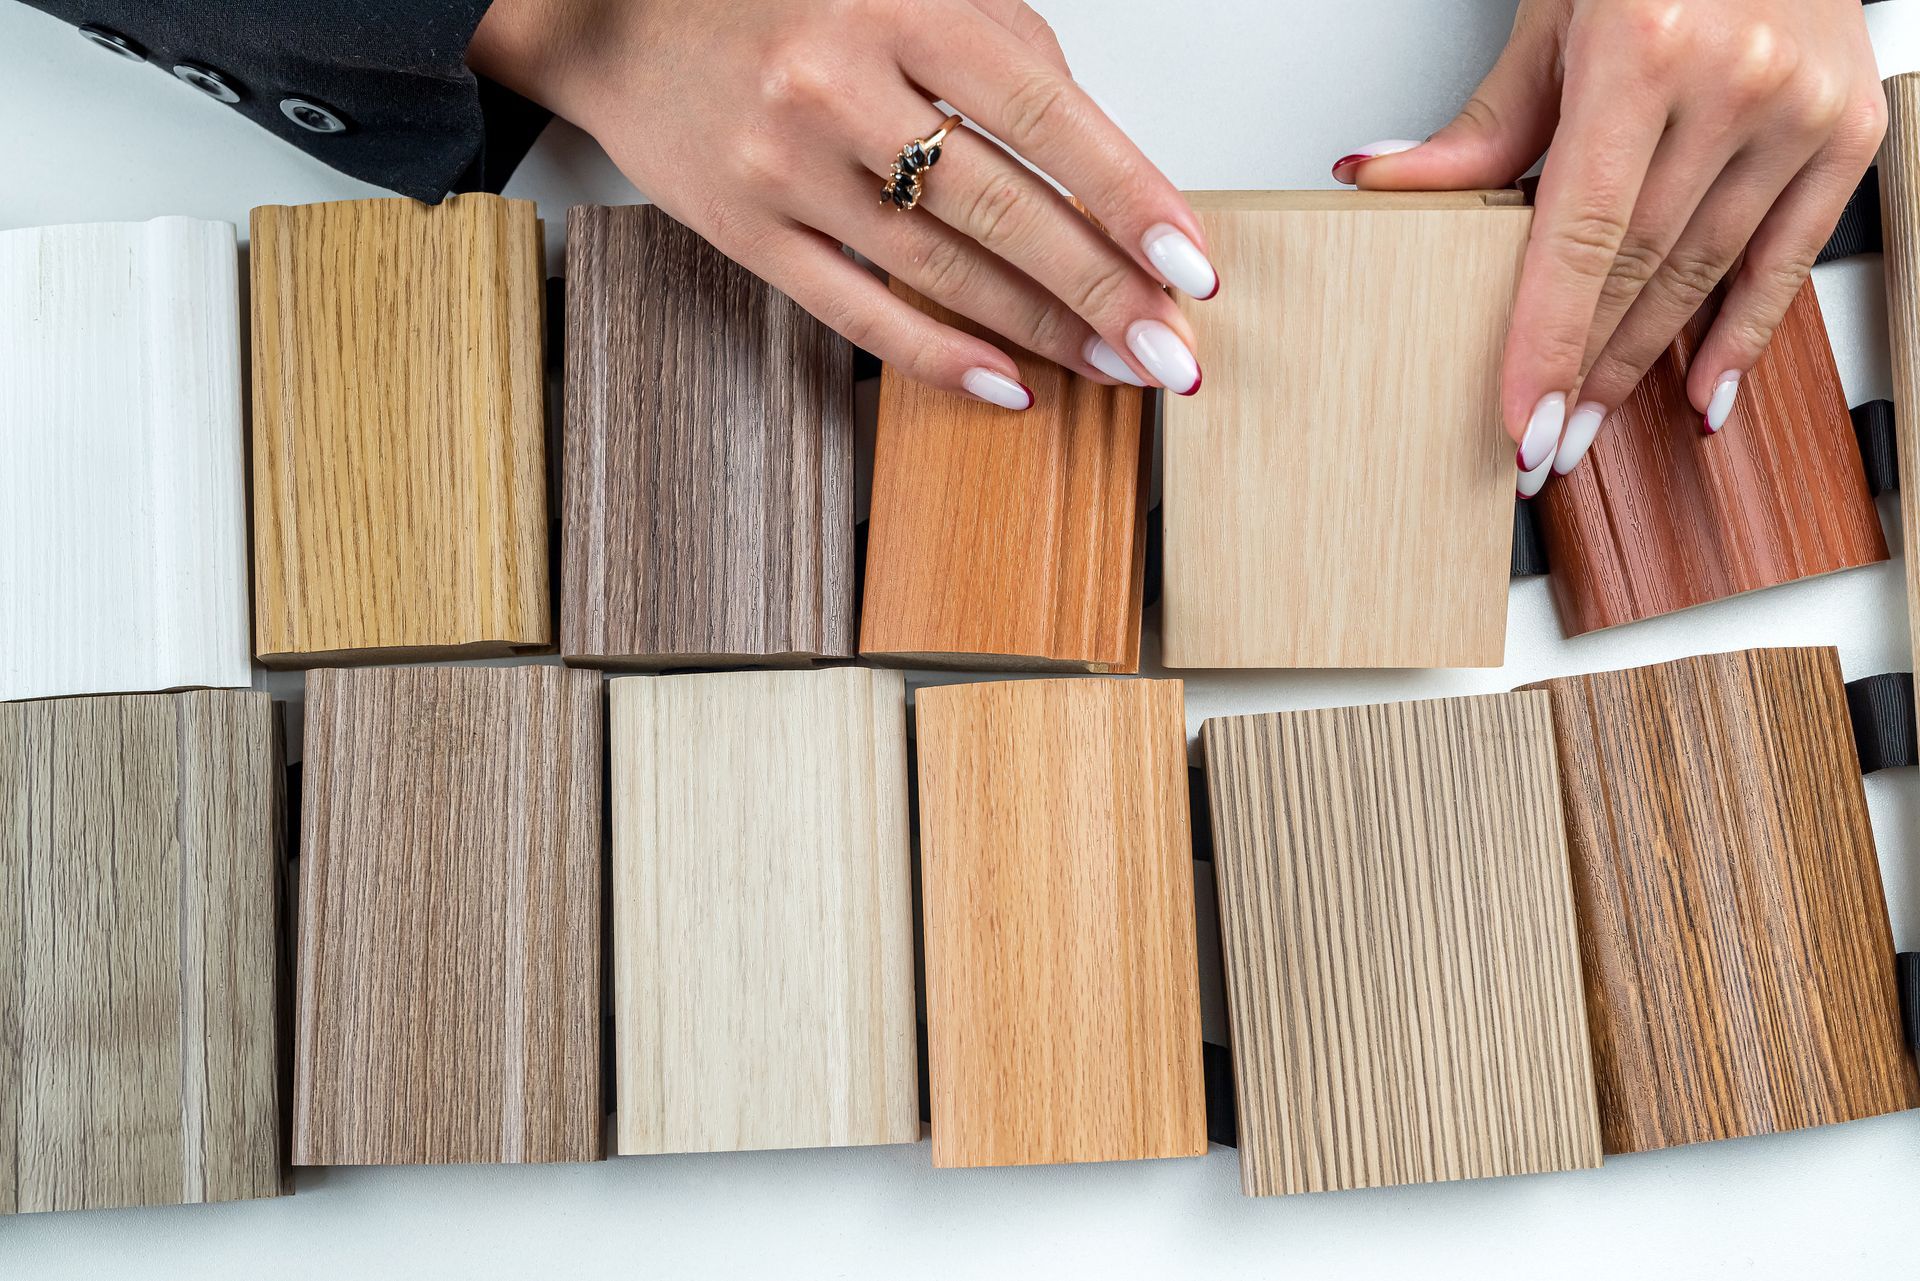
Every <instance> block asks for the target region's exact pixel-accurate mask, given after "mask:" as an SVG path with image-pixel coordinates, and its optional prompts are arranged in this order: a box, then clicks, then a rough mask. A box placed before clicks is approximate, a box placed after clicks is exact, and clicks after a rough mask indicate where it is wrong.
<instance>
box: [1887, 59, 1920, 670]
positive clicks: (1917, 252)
mask: <svg viewBox="0 0 1920 1281" xmlns="http://www.w3.org/2000/svg"><path fill="white" fill-rule="evenodd" d="M1885 89H1886V93H1887V137H1886V141H1885V142H1884V143H1883V144H1882V145H1881V148H1880V227H1881V238H1882V240H1883V241H1884V243H1885V250H1886V252H1885V264H1886V266H1885V270H1886V279H1887V347H1888V350H1889V353H1890V355H1891V356H1892V366H1893V404H1894V416H1895V420H1896V421H1897V422H1901V423H1907V424H1912V423H1920V72H1913V71H1909V72H1906V73H1904V74H1902V75H1897V76H1894V77H1892V78H1891V79H1889V80H1888V81H1887V82H1886V84H1885ZM1896 443H1897V445H1898V448H1899V452H1900V474H1901V475H1903V476H1906V477H1908V478H1909V479H1908V481H1907V485H1908V488H1909V490H1920V482H1916V481H1914V480H1913V479H1912V478H1913V477H1920V431H1915V430H1913V428H1912V427H1911V426H1909V427H1908V428H1907V429H1906V430H1905V431H1900V432H1897V433H1896ZM1900 531H1901V536H1902V545H1903V546H1904V547H1905V548H1906V549H1907V554H1906V561H1907V627H1908V635H1909V636H1910V637H1911V641H1912V645H1913V653H1914V667H1913V670H1915V671H1920V554H1916V552H1920V495H1916V494H1915V493H1912V492H1908V493H1906V494H1903V495H1902V500H1901V503H1900Z"/></svg>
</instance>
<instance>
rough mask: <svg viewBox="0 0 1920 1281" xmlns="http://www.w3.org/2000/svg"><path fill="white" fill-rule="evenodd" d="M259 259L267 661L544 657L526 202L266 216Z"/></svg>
mask: <svg viewBox="0 0 1920 1281" xmlns="http://www.w3.org/2000/svg"><path fill="white" fill-rule="evenodd" d="M252 253H253V526H254V527H253V545H254V627H255V636H254V644H255V651H256V653H257V654H258V655H259V658H260V661H261V662H262V663H265V664H267V665H268V666H270V667H312V666H318V665H321V664H327V663H363V662H382V661H390V660H410V659H418V658H444V657H480V656H484V655H500V654H510V653H516V652H524V651H526V650H529V649H539V648H543V647H545V646H547V645H548V644H550V642H551V640H552V621H551V619H550V617H549V601H548V593H547V488H546V423H545V420H544V409H543V405H544V397H545V390H546V389H545V381H544V380H545V374H544V369H543V365H542V353H541V343H542V333H543V331H542V319H541V312H542V309H543V307H544V306H545V296H546V290H545V285H544V283H543V282H542V279H541V267H540V224H539V220H538V219H537V218H536V217H535V215H534V207H533V205H532V204H531V203H530V202H528V201H525V200H502V199H501V198H500V197H498V196H491V195H483V194H474V195H463V196H455V197H453V198H452V199H450V200H448V201H447V202H446V203H445V204H442V205H437V206H431V207H430V206H427V205H423V204H420V203H418V202H417V201H412V200H343V201H335V202H332V203H328V204H316V205H297V206H282V205H268V206H264V207H262V208H258V209H255V210H254V211H253V247H252Z"/></svg>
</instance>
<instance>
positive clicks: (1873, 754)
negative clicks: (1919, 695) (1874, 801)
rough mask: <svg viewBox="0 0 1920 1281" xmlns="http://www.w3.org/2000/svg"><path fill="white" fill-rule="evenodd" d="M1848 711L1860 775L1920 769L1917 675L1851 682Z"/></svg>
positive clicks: (1883, 675)
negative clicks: (1915, 697)
mask: <svg viewBox="0 0 1920 1281" xmlns="http://www.w3.org/2000/svg"><path fill="white" fill-rule="evenodd" d="M1847 711H1848V713H1849V714H1851V716H1852V717H1853V745H1854V747H1855V748H1856V749H1857V750H1858V751H1859V753H1860V772H1861V773H1862V774H1871V773H1873V772H1874V771H1875V770H1883V769H1893V768H1896V767H1898V766H1902V765H1920V739H1916V735H1915V732H1914V721H1913V673H1911V672H1883V673H1881V674H1880V675H1878V676H1866V677H1862V678H1861V679H1860V680H1857V681H1848V682H1847Z"/></svg>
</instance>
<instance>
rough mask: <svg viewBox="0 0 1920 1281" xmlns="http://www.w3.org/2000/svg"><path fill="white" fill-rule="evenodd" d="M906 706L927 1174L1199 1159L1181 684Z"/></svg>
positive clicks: (1014, 693) (1115, 683) (1027, 692)
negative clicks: (922, 997) (916, 860)
mask: <svg viewBox="0 0 1920 1281" xmlns="http://www.w3.org/2000/svg"><path fill="white" fill-rule="evenodd" d="M917 700H918V725H919V755H920V878H921V898H922V906H923V911H924V913H925V929H924V934H923V937H924V939H925V944H926V991H927V1026H928V1051H929V1053H928V1065H929V1080H930V1086H931V1093H932V1099H933V1112H932V1122H933V1163H934V1164H935V1165H936V1166H942V1167H948V1166H977V1165H1029V1164H1042V1163H1048V1162H1064V1161H1126V1160H1137V1159H1140V1158H1144V1157H1163V1156H1194V1155H1198V1154H1200V1153H1203V1152H1205V1151H1206V1150H1207V1131H1206V1106H1205V1097H1204V1087H1203V1078H1202V1073H1201V1060H1200V993H1199V973H1198V968H1197V961H1196V959H1195V946H1196V945H1195V937H1194V905H1193V861H1192V855H1193V851H1192V847H1191V841H1190V837H1189V833H1188V815H1187V769H1186V720H1185V715H1184V712H1183V711H1182V706H1181V685H1180V682H1179V681H1150V680H1084V679H1083V680H1028V681H998V682H986V683H977V684H965V685H944V686H936V687H928V688H924V689H921V690H920V691H919V693H918V695H917Z"/></svg>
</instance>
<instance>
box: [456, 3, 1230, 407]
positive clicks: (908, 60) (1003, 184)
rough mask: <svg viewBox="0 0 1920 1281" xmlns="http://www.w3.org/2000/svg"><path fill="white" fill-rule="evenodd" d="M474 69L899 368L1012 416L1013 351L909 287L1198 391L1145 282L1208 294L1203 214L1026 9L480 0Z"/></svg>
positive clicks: (1016, 403) (1017, 393)
mask: <svg viewBox="0 0 1920 1281" xmlns="http://www.w3.org/2000/svg"><path fill="white" fill-rule="evenodd" d="M467 60H468V63H469V65H471V66H472V67H473V68H474V69H475V70H476V71H479V72H481V73H483V74H485V75H487V76H489V77H491V78H493V79H495V80H498V81H500V82H501V83H503V84H505V85H507V86H508V87H509V88H512V89H514V90H516V91H517V92H519V93H521V94H523V95H525V96H526V97H529V98H532V99H534V100H536V101H538V102H540V103H542V104H543V105H545V106H547V107H549V108H551V109H553V110H554V111H556V112H557V113H558V114H560V115H561V116H563V117H565V118H566V119H568V120H571V121H573V122H574V123H575V124H577V125H579V126H580V127H582V128H583V129H585V130H586V131H587V132H588V133H590V134H592V135H593V136H594V138H595V139H597V140H598V141H599V143H600V144H601V146H603V147H604V148H605V149H606V151H607V154H608V155H610V156H611V157H612V158H613V160H614V163H615V164H617V165H619V166H620V169H621V171H622V172H623V173H625V174H626V175H627V177H628V178H629V179H631V180H632V181H633V183H634V185H635V186H637V187H639V188H640V190H641V191H643V192H645V193H646V194H647V196H648V197H649V198H650V199H652V200H653V201H654V202H655V203H656V204H658V205H660V206H661V207H662V208H663V209H665V210H666V211H667V212H668V213H670V214H672V215H673V216H674V217H675V218H677V219H679V220H680V221H681V222H684V223H686V224H687V225H688V226H690V227H692V228H693V229H694V230H695V231H697V232H699V233H700V234H701V235H703V236H705V237H706V238H707V239H708V240H710V241H712V242H713V244H714V245H715V246H716V247H718V248H719V249H720V250H721V251H722V252H723V253H725V254H727V255H728V256H729V257H731V258H732V259H734V260H735V261H736V262H739V263H740V264H741V265H742V266H745V267H746V268H748V269H749V270H751V271H753V272H754V273H756V274H757V275H760V276H762V277H764V278H765V279H766V280H768V281H770V282H772V283H773V284H774V285H776V286H778V287H779V288H780V289H782V290H784V291H785V292H786V293H788V294H789V295H791V296H792V297H793V298H794V299H795V300H797V301H798V302H799V303H800V304H801V306H803V307H805V308H806V309H807V310H808V311H810V312H812V313H813V314H814V315H815V316H818V317H819V318H820V319H821V320H822V321H824V322H825V323H827V324H828V325H831V326H832V327H833V328H834V329H836V330H838V331H839V332H840V333H842V334H844V335H846V337H848V338H849V339H851V340H852V341H853V342H855V343H856V344H858V345H859V346H861V347H865V348H866V349H868V350H869V351H872V352H873V353H875V354H876V355H878V356H879V357H880V358H881V359H883V360H885V361H887V362H888V363H890V364H892V365H895V366H897V367H898V368H900V369H901V370H903V371H904V372H906V373H908V374H910V375H911V376H913V377H915V378H918V379H920V380H922V381H923V382H927V383H930V384H932V385H934V386H936V387H942V388H946V389H949V390H952V391H963V392H966V393H969V394H971V395H974V396H977V397H979V398H980V399H982V400H986V401H989V402H991V403H993V404H996V405H1001V406H1004V407H1006V408H1008V409H1025V408H1027V407H1028V406H1029V405H1030V404H1032V401H1033V396H1032V393H1031V392H1029V391H1028V390H1027V389H1026V388H1025V387H1024V386H1022V385H1021V384H1020V383H1019V382H1018V381H1017V379H1018V372H1019V371H1018V369H1017V367H1016V366H1015V365H1014V362H1013V361H1012V360H1011V359H1010V358H1008V356H1007V355H1006V354H1005V353H1003V352H1001V351H999V350H997V349H996V348H995V347H994V346H992V345H991V344H989V343H986V342H982V341H981V340H979V339H978V338H975V337H972V336H970V335H968V334H964V333H961V332H959V331H958V330H955V329H953V328H951V327H949V326H947V325H943V324H940V323H939V322H937V321H935V320H933V319H932V318H931V317H929V316H927V315H925V314H923V313H922V312H920V311H919V310H918V309H916V308H914V307H912V306H910V305H908V304H907V303H905V302H903V301H901V300H900V299H898V298H896V297H894V296H893V295H892V294H891V293H890V292H888V290H887V288H886V287H885V286H884V285H882V284H881V283H880V282H879V281H877V280H876V279H874V277H873V276H872V275H871V274H869V273H868V272H867V271H866V270H864V269H863V268H861V267H860V266H858V265H857V264H856V263H855V262H854V261H853V260H852V259H851V258H850V257H848V256H847V255H846V254H845V253H843V252H842V250H841V246H842V245H848V246H851V247H852V248H854V249H856V250H858V251H859V252H860V253H861V254H863V255H865V256H866V257H867V258H869V259H870V260H872V261H873V262H874V263H876V264H878V265H879V266H880V267H882V268H884V269H886V270H887V271H888V272H889V273H891V274H892V275H894V276H897V277H899V278H900V279H902V280H904V281H905V282H906V283H907V284H909V285H911V286H912V287H913V288H914V289H916V290H918V291H919V292H920V293H921V294H923V295H925V296H927V297H929V298H932V299H933V300H934V301H936V302H939V303H941V304H943V305H944V306H946V307H948V308H950V309H951V310H953V311H956V312H959V313H960V314H962V315H964V316H968V317H970V318H971V319H973V320H975V321H977V322H979V323H980V324H981V325H983V326H985V327H986V328H987V329H989V330H991V331H993V332H995V333H998V334H1001V335H1004V336H1005V337H1006V338H1008V339H1010V340H1011V341H1012V342H1014V343H1017V344H1019V345H1020V346H1021V347H1024V348H1026V349H1028V350H1030V351H1033V352H1035V353H1037V354H1039V355H1042V356H1047V357H1050V358H1051V359H1053V360H1056V361H1058V362H1060V363H1061V364H1062V365H1065V366H1066V367H1067V368H1069V369H1072V370H1074V371H1075V372H1077V373H1080V374H1083V375H1085V376H1087V377H1090V378H1094V379H1097V380H1099V381H1101V382H1109V383H1110V382H1114V381H1123V382H1130V383H1135V384H1145V383H1153V384H1157V385H1160V386H1164V387H1167V388H1169V389H1171V390H1173V391H1176V392H1181V393H1191V392H1193V391H1195V390H1197V389H1198V387H1199V385H1200V367H1199V365H1198V363H1197V362H1196V361H1195V359H1194V356H1193V331H1192V329H1191V328H1190V327H1189V326H1188V325H1187V323H1186V322H1185V320H1184V319H1183V318H1182V317H1181V315H1180V312H1179V310H1178V308H1176V307H1175V306H1174V303H1173V300H1172V299H1171V298H1169V297H1168V296H1167V293H1166V290H1165V289H1164V288H1163V287H1162V286H1166V285H1171V286H1173V287H1175V288H1179V289H1183V290H1185V291H1187V292H1188V293H1190V294H1194V295H1196V296H1200V297H1209V296H1211V295H1212V294H1213V292H1214V291H1215V290H1216V289H1217V288H1218V280H1217V278H1216V277H1215V275H1214V271H1213V268H1212V267H1211V266H1210V265H1209V264H1208V262H1207V259H1206V257H1205V255H1204V251H1203V248H1202V245H1203V243H1204V242H1203V239H1202V235H1201V231H1200V226H1199V223H1198V220H1197V219H1195V217H1194V215H1193V211H1192V210H1191V209H1189V208H1188V207H1187V203H1186V201H1185V200H1184V199H1182V198H1181V196H1180V194H1179V193H1178V192H1177V191H1176V190H1175V189H1174V187H1173V185H1172V184H1171V183H1169V182H1168V181H1167V179H1166V178H1165V177H1164V176H1162V175H1161V173H1160V171H1159V170H1157V169H1155V168H1154V167H1153V165H1152V164H1151V163H1150V162H1149V161H1148V160H1147V158H1146V157H1145V156H1143V155H1141V154H1140V151H1139V149H1138V148H1136V147H1135V146H1134V145H1133V144H1132V143H1131V142H1129V141H1128V140H1127V137H1126V135H1125V134H1123V133H1121V132H1120V130H1119V129H1118V128H1116V127H1115V126H1114V124H1113V122H1112V121H1110V120H1108V119H1107V117H1106V115H1105V113H1103V112H1102V111H1101V110H1100V108H1099V107H1097V106H1096V105H1094V102H1093V100H1092V99H1091V98H1089V97H1088V96H1087V94H1086V93H1085V91H1083V90H1082V89H1081V88H1080V87H1079V86H1078V85H1076V84H1075V83H1074V81H1073V78H1072V77H1071V76H1070V75H1069V74H1068V71H1067V65H1066V61H1065V59H1064V58H1063V57H1062V55H1061V52H1060V46H1059V43H1058V42H1057V41H1056V40H1055V39H1054V37H1053V33H1052V31H1051V30H1050V29H1049V28H1048V27H1047V25H1046V23H1045V22H1043V21H1041V19H1040V18H1039V16H1038V15H1037V14H1035V13H1034V11H1033V10H1032V9H1030V8H1028V7H1027V6H1026V5H1025V4H1023V3H1020V0H707V2H706V3H698V2H696V0H496V3H495V4H494V5H493V7H492V9H491V10H489V11H488V14H487V16H486V18H485V20H484V21H483V22H482V23H481V26H480V30H479V32H478V33H477V34H476V36H475V38H474V41H473V44H472V46H471V48H470V49H469V51H468V57H467ZM936 99H938V100H942V101H944V102H947V103H950V104H951V105H952V107H953V110H955V111H957V112H962V113H964V114H965V115H966V116H968V117H969V118H970V119H971V120H973V121H976V122H978V124H979V125H980V127H981V128H983V129H986V130H989V131H991V132H992V133H993V134H994V135H995V136H996V137H998V138H1000V139H1002V140H1003V141H1004V142H1005V143H1006V146H1007V148H1011V150H1012V151H1014V152H1017V153H1019V155H1021V156H1024V157H1026V159H1027V160H1029V161H1030V162H1032V163H1033V164H1034V165H1036V166H1038V167H1039V168H1041V169H1043V170H1045V171H1046V172H1047V173H1048V174H1050V175H1052V176H1053V177H1054V178H1055V179H1056V180H1058V181H1059V183H1060V184H1061V185H1062V186H1064V187H1066V188H1067V189H1069V190H1071V191H1073V192H1076V193H1077V194H1078V195H1079V197H1080V199H1081V200H1082V201H1083V202H1084V203H1085V205H1086V208H1087V209H1088V210H1089V211H1090V212H1091V213H1092V214H1093V215H1094V217H1096V218H1097V219H1099V222H1100V224H1102V225H1103V226H1104V227H1105V228H1106V231H1107V232H1108V233H1110V236H1111V238H1109V235H1107V234H1102V232H1101V231H1100V230H1099V228H1097V227H1096V226H1095V225H1094V224H1093V223H1092V222H1089V221H1088V220H1087V219H1086V218H1085V217H1083V216H1082V215H1081V214H1079V213H1078V212H1076V211H1075V210H1074V209H1073V207H1072V206H1071V205H1070V204H1069V203H1068V201H1067V200H1066V199H1065V198H1064V197H1062V196H1061V195H1060V194H1059V193H1058V192H1056V191H1055V190H1054V189H1053V188H1052V187H1051V186H1049V185H1048V184H1047V183H1046V182H1045V181H1044V180H1042V179H1041V178H1040V177H1039V176H1038V175H1036V174H1035V173H1033V172H1032V171H1031V170H1029V169H1027V168H1026V167H1025V166H1023V165H1022V164H1021V163H1020V162H1019V161H1018V160H1016V159H1015V158H1014V156H1013V155H1011V154H1009V153H1008V150H1006V149H1003V148H1002V147H1001V146H1000V145H998V144H996V143H995V142H993V141H992V140H991V139H989V138H988V137H986V136H985V135H984V134H981V133H977V132H974V131H972V130H968V129H961V130H956V131H955V133H954V134H953V135H952V136H950V137H949V138H948V139H947V141H946V145H945V147H944V148H943V151H942V155H941V157H940V160H939V162H938V164H937V166H936V167H935V168H933V169H931V170H929V171H928V172H927V173H926V174H925V180H924V190H925V194H924V196H923V197H922V199H921V201H920V205H919V208H918V209H916V210H913V211H911V212H902V211H899V210H896V209H894V208H892V207H890V206H889V205H886V204H883V202H882V199H881V188H882V186H883V184H884V180H885V178H886V176H887V174H888V173H889V171H890V170H891V168H892V166H893V162H894V159H895V157H896V156H897V155H898V154H899V152H900V149H901V148H902V147H903V146H905V145H906V144H907V143H908V142H909V141H911V140H912V139H915V138H919V137H924V136H926V135H928V134H930V133H932V132H933V131H934V130H935V129H937V128H938V127H939V125H940V121H941V119H942V117H943V116H944V115H945V114H946V113H945V112H944V111H942V110H941V109H940V108H938V107H936V106H935V105H934V101H935V100H936Z"/></svg>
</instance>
